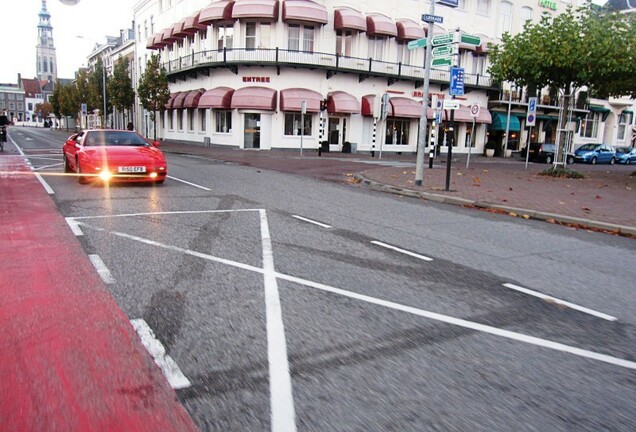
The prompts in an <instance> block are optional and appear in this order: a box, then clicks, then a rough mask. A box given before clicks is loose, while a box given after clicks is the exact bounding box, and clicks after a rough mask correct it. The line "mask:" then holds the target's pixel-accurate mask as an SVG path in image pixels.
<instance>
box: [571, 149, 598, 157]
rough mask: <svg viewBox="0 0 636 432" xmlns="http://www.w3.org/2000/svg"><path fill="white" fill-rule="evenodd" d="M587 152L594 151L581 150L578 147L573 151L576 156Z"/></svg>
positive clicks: (591, 151) (592, 151)
mask: <svg viewBox="0 0 636 432" xmlns="http://www.w3.org/2000/svg"><path fill="white" fill-rule="evenodd" d="M588 153H594V150H583V149H578V150H576V151H575V152H574V154H575V155H577V156H581V155H585V154H588Z"/></svg>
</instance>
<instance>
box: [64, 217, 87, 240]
mask: <svg viewBox="0 0 636 432" xmlns="http://www.w3.org/2000/svg"><path fill="white" fill-rule="evenodd" d="M65 219H66V223H67V224H68V226H69V227H71V231H73V234H75V235H76V236H78V237H79V236H83V235H84V232H83V231H82V229H81V228H80V227H79V223H77V222H75V219H73V218H70V217H67V218H65Z"/></svg>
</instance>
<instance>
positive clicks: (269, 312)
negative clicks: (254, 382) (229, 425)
mask: <svg viewBox="0 0 636 432" xmlns="http://www.w3.org/2000/svg"><path fill="white" fill-rule="evenodd" d="M259 213H260V219H261V242H262V246H263V281H264V283H265V305H266V309H265V310H266V321H267V359H268V361H269V394H270V410H271V415H272V422H271V424H272V432H294V431H295V430H296V413H295V410H294V396H293V393H292V383H291V375H290V373H289V362H288V359H287V343H286V341H285V326H284V324H283V313H282V308H281V304H280V295H279V292H278V282H276V271H275V270H274V253H273V250H272V240H271V237H270V234H269V226H268V223H267V213H266V212H265V210H260V212H259Z"/></svg>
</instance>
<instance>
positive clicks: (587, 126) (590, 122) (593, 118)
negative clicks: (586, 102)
mask: <svg viewBox="0 0 636 432" xmlns="http://www.w3.org/2000/svg"><path fill="white" fill-rule="evenodd" d="M599 119H600V114H599V113H597V112H590V113H588V114H587V116H585V121H584V122H583V137H585V138H597V137H598V124H599Z"/></svg>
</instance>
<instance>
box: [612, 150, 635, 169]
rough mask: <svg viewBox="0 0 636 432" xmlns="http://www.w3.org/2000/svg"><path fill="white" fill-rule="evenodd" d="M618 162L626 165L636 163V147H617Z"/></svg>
mask: <svg viewBox="0 0 636 432" xmlns="http://www.w3.org/2000/svg"><path fill="white" fill-rule="evenodd" d="M616 162H618V163H619V164H626V165H629V164H633V163H636V148H632V147H616Z"/></svg>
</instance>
